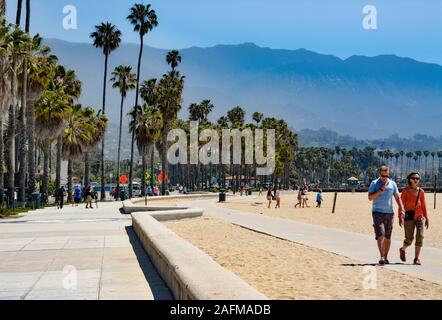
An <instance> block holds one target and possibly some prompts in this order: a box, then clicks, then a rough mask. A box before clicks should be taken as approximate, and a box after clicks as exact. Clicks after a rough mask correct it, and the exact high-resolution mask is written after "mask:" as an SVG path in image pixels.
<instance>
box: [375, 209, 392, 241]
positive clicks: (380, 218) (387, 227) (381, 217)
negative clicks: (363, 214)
mask: <svg viewBox="0 0 442 320" xmlns="http://www.w3.org/2000/svg"><path fill="white" fill-rule="evenodd" d="M393 222H394V214H391V213H376V212H374V213H373V227H374V233H375V234H376V240H377V239H378V238H379V237H385V238H386V239H391V233H392V232H393Z"/></svg>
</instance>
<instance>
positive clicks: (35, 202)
mask: <svg viewBox="0 0 442 320" xmlns="http://www.w3.org/2000/svg"><path fill="white" fill-rule="evenodd" d="M40 202H41V194H40V193H39V192H34V193H33V194H32V207H33V208H34V209H40V207H41V203H40Z"/></svg>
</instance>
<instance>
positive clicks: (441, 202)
mask: <svg viewBox="0 0 442 320" xmlns="http://www.w3.org/2000/svg"><path fill="white" fill-rule="evenodd" d="M333 196H334V194H333V193H324V194H323V197H324V203H323V204H322V208H320V209H319V208H315V206H316V202H315V200H316V193H312V192H311V193H310V194H309V199H310V200H309V205H310V206H311V207H310V208H304V209H302V208H301V209H299V208H297V209H295V208H294V205H295V203H297V200H296V193H295V192H293V191H292V192H284V193H282V203H281V209H275V202H273V203H272V206H271V208H270V209H268V208H267V201H266V199H265V196H262V197H259V198H257V197H253V198H252V197H245V196H244V197H242V198H239V199H229V201H228V202H226V203H221V204H218V206H220V207H226V208H230V209H235V210H241V211H246V212H251V213H256V214H263V215H266V216H270V217H278V218H284V219H294V220H297V221H301V222H305V223H309V224H316V225H321V226H325V227H331V228H337V229H343V230H347V231H353V232H358V233H364V234H370V235H373V237H374V232H373V227H372V225H373V221H372V216H371V203H370V202H369V201H368V199H367V194H366V193H355V194H352V193H339V194H338V199H337V205H336V212H335V214H332V213H331V212H332V206H333ZM437 196H438V207H439V208H438V209H437V210H434V209H433V197H434V196H433V194H432V193H429V192H427V193H426V200H427V207H428V214H429V217H430V229H429V230H425V240H424V246H431V247H438V248H442V194H438V195H437ZM395 210H396V212H397V209H396V204H395ZM403 232H404V231H403V229H401V228H400V227H399V223H398V219H397V218H396V219H395V225H394V230H393V239H395V240H400V241H402V240H403ZM424 250H425V248H424Z"/></svg>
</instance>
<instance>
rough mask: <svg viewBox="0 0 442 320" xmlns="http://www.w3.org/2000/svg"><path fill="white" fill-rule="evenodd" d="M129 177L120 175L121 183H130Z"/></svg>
mask: <svg viewBox="0 0 442 320" xmlns="http://www.w3.org/2000/svg"><path fill="white" fill-rule="evenodd" d="M128 181H129V179H128V178H127V177H126V176H121V177H120V183H122V184H126V183H128Z"/></svg>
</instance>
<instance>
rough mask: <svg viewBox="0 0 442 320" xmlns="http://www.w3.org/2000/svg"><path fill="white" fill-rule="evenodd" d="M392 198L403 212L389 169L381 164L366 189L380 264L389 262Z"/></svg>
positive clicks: (392, 214)
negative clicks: (376, 174) (370, 204)
mask: <svg viewBox="0 0 442 320" xmlns="http://www.w3.org/2000/svg"><path fill="white" fill-rule="evenodd" d="M393 198H394V199H395V200H396V202H397V204H398V206H399V213H400V214H405V211H404V206H403V204H402V200H401V198H400V196H399V190H398V187H397V185H396V183H395V182H394V181H393V180H390V169H389V168H388V167H387V166H382V167H381V168H380V169H379V178H378V179H376V180H374V181H373V182H372V183H371V184H370V188H369V189H368V199H369V200H370V201H372V202H373V209H372V215H373V226H374V231H375V234H376V241H377V244H378V249H379V253H380V256H381V258H380V260H379V264H380V265H385V264H389V263H390V262H389V261H388V253H389V251H390V246H391V234H392V232H393V220H394V210H393Z"/></svg>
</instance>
